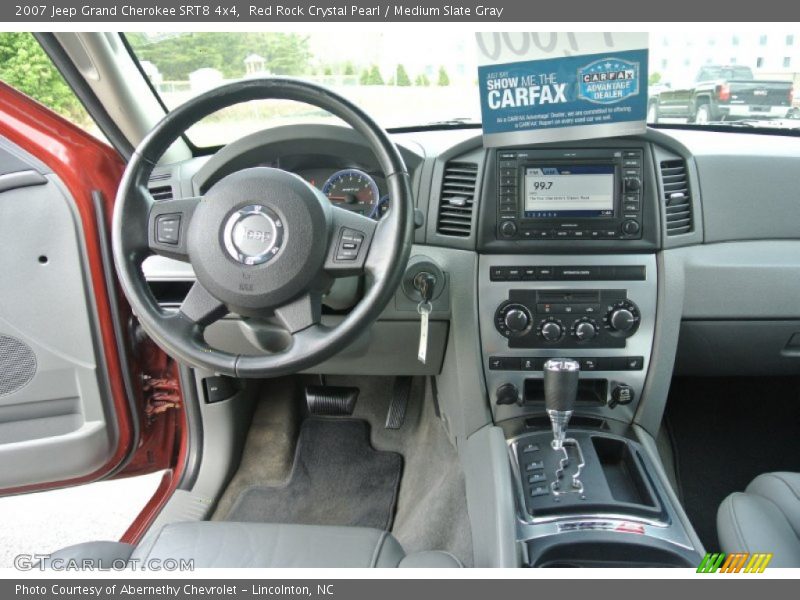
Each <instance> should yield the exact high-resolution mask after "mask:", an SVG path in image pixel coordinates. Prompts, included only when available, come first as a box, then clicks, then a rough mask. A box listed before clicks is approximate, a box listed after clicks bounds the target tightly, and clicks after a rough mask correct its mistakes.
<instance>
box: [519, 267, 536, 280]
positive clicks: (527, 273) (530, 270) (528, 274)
mask: <svg viewBox="0 0 800 600" xmlns="http://www.w3.org/2000/svg"><path fill="white" fill-rule="evenodd" d="M522 279H523V281H533V280H534V279H536V269H535V268H534V267H525V268H524V269H522Z"/></svg>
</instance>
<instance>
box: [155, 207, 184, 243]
mask: <svg viewBox="0 0 800 600" xmlns="http://www.w3.org/2000/svg"><path fill="white" fill-rule="evenodd" d="M180 233H181V216H180V215H178V214H168V215H159V216H158V217H157V218H156V242H158V243H159V244H172V245H175V246H177V245H178V242H180Z"/></svg>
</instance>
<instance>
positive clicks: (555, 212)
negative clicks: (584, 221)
mask: <svg viewBox="0 0 800 600" xmlns="http://www.w3.org/2000/svg"><path fill="white" fill-rule="evenodd" d="M524 193H525V208H524V216H525V218H526V219H553V218H556V219H557V218H593V217H612V216H614V165H547V166H535V165H528V166H526V167H525V186H524Z"/></svg>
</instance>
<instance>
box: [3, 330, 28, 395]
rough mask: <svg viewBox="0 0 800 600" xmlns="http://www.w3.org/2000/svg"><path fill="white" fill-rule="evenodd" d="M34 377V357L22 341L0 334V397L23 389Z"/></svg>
mask: <svg viewBox="0 0 800 600" xmlns="http://www.w3.org/2000/svg"><path fill="white" fill-rule="evenodd" d="M34 375H36V355H35V354H34V353H33V349H32V348H31V347H30V346H28V345H27V344H26V343H25V342H23V341H22V340H19V339H17V338H15V337H11V336H8V335H2V334H0V396H6V395H8V394H12V393H14V392H16V391H17V390H19V389H20V388H23V387H25V385H27V383H28V382H29V381H30V380H31V379H33V376H34Z"/></svg>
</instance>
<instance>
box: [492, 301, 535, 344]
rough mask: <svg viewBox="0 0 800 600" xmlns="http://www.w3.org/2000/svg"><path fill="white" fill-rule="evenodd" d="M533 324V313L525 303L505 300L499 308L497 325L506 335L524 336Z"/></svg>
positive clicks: (501, 333)
mask: <svg viewBox="0 0 800 600" xmlns="http://www.w3.org/2000/svg"><path fill="white" fill-rule="evenodd" d="M532 325H533V315H531V311H530V310H529V309H528V307H527V306H525V305H524V304H518V303H516V302H505V303H503V304H501V305H500V306H499V307H498V308H497V312H496V313H495V326H496V327H497V331H499V332H500V335H502V336H504V337H507V338H512V337H520V336H523V335H525V334H526V333H528V331H530V329H531V326H532Z"/></svg>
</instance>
